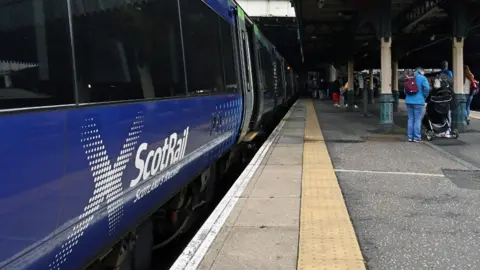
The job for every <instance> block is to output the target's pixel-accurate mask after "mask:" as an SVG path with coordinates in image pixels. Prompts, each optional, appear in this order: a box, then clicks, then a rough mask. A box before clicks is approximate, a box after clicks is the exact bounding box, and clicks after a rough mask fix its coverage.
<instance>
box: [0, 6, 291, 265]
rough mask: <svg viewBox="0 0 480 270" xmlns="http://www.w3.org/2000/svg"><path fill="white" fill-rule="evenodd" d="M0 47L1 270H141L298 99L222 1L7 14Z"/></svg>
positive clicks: (259, 40) (265, 48)
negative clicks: (258, 137)
mask: <svg viewBox="0 0 480 270" xmlns="http://www.w3.org/2000/svg"><path fill="white" fill-rule="evenodd" d="M0 40H1V42H0V78H1V80H0V112H1V116H0V130H1V133H0V140H1V141H2V144H1V146H0V169H1V174H2V183H3V185H4V186H3V188H2V189H1V190H0V234H1V235H0V268H1V269H48V270H53V269H68V270H70V269H81V268H91V269H134V270H143V269H149V268H150V261H151V252H150V251H151V250H152V249H154V248H155V247H159V246H162V245H164V244H165V243H168V242H169V241H170V240H171V239H172V238H174V237H175V236H177V235H179V234H181V233H182V232H183V231H185V230H187V229H188V226H189V225H190V224H191V221H192V220H193V219H194V217H195V213H196V211H197V210H198V209H201V208H202V206H203V205H206V204H208V203H209V201H210V200H211V198H212V196H213V194H214V193H215V186H216V185H215V180H216V179H218V178H219V176H220V175H222V173H224V172H225V171H226V170H227V169H228V167H229V166H230V164H233V162H236V161H235V160H237V159H239V158H241V157H242V155H243V154H242V153H243V151H242V149H243V148H244V146H245V145H246V143H248V142H250V141H251V140H252V139H253V138H254V137H255V134H259V132H260V133H261V132H262V131H267V130H268V129H271V128H272V120H273V115H274V114H275V113H276V111H277V110H278V109H279V108H280V107H282V106H283V107H285V106H287V105H288V103H289V102H292V101H293V99H294V98H295V97H296V93H297V92H298V86H297V76H296V74H295V73H294V71H293V70H292V69H291V68H290V67H289V66H288V64H287V63H286V61H285V60H284V59H283V58H282V56H281V55H280V54H279V53H278V52H277V50H276V49H275V47H274V46H273V45H272V44H271V43H270V42H269V41H268V40H267V39H266V38H265V37H264V36H263V35H262V34H261V32H260V31H259V29H258V28H257V26H256V25H255V24H254V23H252V21H251V20H250V19H249V18H248V17H247V16H246V15H245V14H244V12H243V11H242V9H241V8H240V7H239V6H238V5H237V4H236V3H235V2H232V1H230V0H204V1H202V0H169V1H160V0H149V1H147V0H143V1H140V0H129V1H111V0H102V1H100V0H92V1H80V0H63V1H57V0H23V1H3V2H2V3H1V7H0ZM217 184H218V183H217Z"/></svg>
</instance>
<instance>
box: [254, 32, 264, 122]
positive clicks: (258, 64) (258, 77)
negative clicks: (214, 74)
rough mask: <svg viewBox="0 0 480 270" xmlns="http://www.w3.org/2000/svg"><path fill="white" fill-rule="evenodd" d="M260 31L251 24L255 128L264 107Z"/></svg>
mask: <svg viewBox="0 0 480 270" xmlns="http://www.w3.org/2000/svg"><path fill="white" fill-rule="evenodd" d="M259 36H260V33H259V30H258V28H257V26H256V25H253V33H252V34H251V37H252V45H253V46H252V47H251V48H252V55H253V57H252V58H253V60H254V61H253V63H252V67H253V70H254V71H255V72H254V73H255V78H254V82H256V83H255V84H254V86H255V88H254V89H253V91H254V92H255V104H254V109H253V115H252V122H253V123H254V125H253V128H254V129H256V128H258V125H259V124H260V118H261V115H262V112H263V109H264V102H265V101H264V93H265V83H266V82H265V81H264V77H263V74H262V72H263V68H262V55H261V51H260V50H261V49H260V46H262V45H261V44H260V42H261V41H260V37H259Z"/></svg>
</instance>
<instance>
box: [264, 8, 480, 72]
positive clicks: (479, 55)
mask: <svg viewBox="0 0 480 270" xmlns="http://www.w3.org/2000/svg"><path fill="white" fill-rule="evenodd" d="M378 1H381V0H291V2H292V5H293V6H294V7H295V12H296V16H297V17H296V18H256V20H257V23H258V24H259V25H260V27H261V29H263V31H264V33H265V35H266V36H267V38H269V39H270V40H272V43H273V44H275V46H277V48H278V49H279V51H280V52H281V53H282V54H283V55H285V57H286V58H287V60H288V61H289V63H291V64H292V65H293V66H294V68H295V67H297V68H300V67H301V68H303V69H308V70H316V69H322V68H324V67H325V66H326V65H327V64H335V65H337V66H341V65H345V64H346V61H347V59H348V58H352V56H351V55H352V54H351V53H349V52H354V53H353V57H354V60H355V69H363V68H379V67H380V40H379V38H378V35H377V28H376V25H375V23H374V19H373V18H374V16H375V13H374V10H375V9H376V8H377V4H378ZM383 1H389V0H383ZM456 1H464V0H456ZM465 1H467V2H468V5H469V9H468V12H469V14H468V21H469V27H470V30H469V32H468V36H467V39H466V40H465V51H464V55H465V62H466V63H468V64H470V65H475V63H479V64H478V65H480V50H479V49H478V48H479V46H478V45H480V1H477V0H465ZM319 2H323V5H319ZM391 3H392V4H391V13H392V26H391V27H392V39H393V43H392V53H393V57H394V58H397V59H399V63H400V68H414V67H416V66H422V67H425V68H437V67H438V66H439V65H440V62H441V61H442V60H447V61H450V62H451V58H452V40H451V37H452V30H451V29H452V25H453V21H452V19H451V16H449V14H451V12H450V10H451V8H450V5H452V4H455V0H391ZM297 27H298V30H297ZM299 38H300V40H299ZM300 47H301V49H300ZM301 51H302V52H303V62H302V56H301Z"/></svg>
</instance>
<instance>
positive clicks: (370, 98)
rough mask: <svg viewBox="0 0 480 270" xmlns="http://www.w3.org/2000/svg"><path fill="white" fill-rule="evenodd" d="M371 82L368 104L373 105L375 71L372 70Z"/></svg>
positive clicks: (369, 83)
mask: <svg viewBox="0 0 480 270" xmlns="http://www.w3.org/2000/svg"><path fill="white" fill-rule="evenodd" d="M369 75H370V80H369V81H368V104H373V69H370V74H369Z"/></svg>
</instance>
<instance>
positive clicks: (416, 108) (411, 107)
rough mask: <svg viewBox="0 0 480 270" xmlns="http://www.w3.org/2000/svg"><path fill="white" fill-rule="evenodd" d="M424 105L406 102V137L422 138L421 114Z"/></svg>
mask: <svg viewBox="0 0 480 270" xmlns="http://www.w3.org/2000/svg"><path fill="white" fill-rule="evenodd" d="M424 108H425V106H424V105H420V104H407V110H408V138H409V139H414V140H420V139H421V138H422V134H421V131H422V116H423V109H424Z"/></svg>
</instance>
